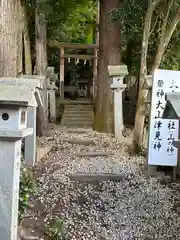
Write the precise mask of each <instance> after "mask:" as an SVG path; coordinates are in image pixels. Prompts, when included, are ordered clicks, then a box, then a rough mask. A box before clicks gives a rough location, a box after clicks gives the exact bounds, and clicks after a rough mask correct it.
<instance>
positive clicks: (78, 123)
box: [61, 119, 93, 126]
mask: <svg viewBox="0 0 180 240" xmlns="http://www.w3.org/2000/svg"><path fill="white" fill-rule="evenodd" d="M61 124H62V125H69V126H70V125H73V126H78V125H80V126H81V125H82V126H84V125H88V126H89V125H92V124H93V121H69V120H68V121H64V120H63V119H62V121H61Z"/></svg>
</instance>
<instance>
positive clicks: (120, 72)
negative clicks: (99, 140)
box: [108, 65, 128, 140]
mask: <svg viewBox="0 0 180 240" xmlns="http://www.w3.org/2000/svg"><path fill="white" fill-rule="evenodd" d="M108 71H109V76H110V78H111V82H112V84H111V88H112V90H113V91H114V132H115V137H116V138H117V139H118V140H120V139H121V136H122V130H123V127H124V126H123V104H122V92H123V91H124V90H125V88H126V84H123V79H124V77H125V76H126V75H127V74H128V70H127V66H126V65H120V66H108Z"/></svg>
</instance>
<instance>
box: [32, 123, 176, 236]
mask: <svg viewBox="0 0 180 240" xmlns="http://www.w3.org/2000/svg"><path fill="white" fill-rule="evenodd" d="M74 138H76V139H86V140H87V139H93V140H94V141H95V145H93V144H92V145H89V146H86V145H79V144H72V143H69V141H70V139H71V140H72V139H74ZM40 142H41V144H44V145H50V144H51V145H53V151H52V153H51V154H49V156H48V157H47V158H46V159H45V160H44V161H45V164H44V169H43V170H41V172H40V173H39V177H38V181H39V192H38V199H39V200H40V202H41V203H42V204H43V208H42V210H39V211H41V212H42V211H43V216H44V223H45V225H46V224H50V223H51V221H52V220H53V219H54V218H55V217H58V218H61V219H64V222H65V226H66V232H67V236H66V239H68V240H73V239H76V240H81V239H82V240H83V239H84V240H95V239H97V240H134V239H139V240H148V239H149V240H150V239H153V240H155V239H158V240H161V239H162V240H168V239H173V240H175V239H176V240H178V239H180V188H179V186H180V184H179V183H172V182H171V180H170V179H169V178H165V179H158V178H151V179H149V180H147V179H146V178H145V174H144V166H145V159H143V158H140V157H129V155H128V152H127V150H128V148H127V147H126V146H125V145H124V144H122V143H118V142H117V141H116V140H115V139H114V138H112V137H111V136H108V135H106V134H99V133H96V132H93V131H91V130H89V129H87V130H83V129H77V130H76V132H75V130H74V129H70V128H62V127H57V126H55V127H54V128H53V129H52V137H49V138H44V139H43V141H42V139H41V141H40ZM96 150H101V151H113V153H114V155H111V156H99V157H93V158H92V157H77V156H74V153H75V152H83V151H86V152H90V151H96ZM37 171H38V169H37ZM77 172H81V173H82V172H84V173H114V174H121V175H122V179H121V180H119V181H100V182H92V183H89V182H77V181H72V180H70V178H69V175H71V174H73V173H77ZM42 239H43V238H42Z"/></svg>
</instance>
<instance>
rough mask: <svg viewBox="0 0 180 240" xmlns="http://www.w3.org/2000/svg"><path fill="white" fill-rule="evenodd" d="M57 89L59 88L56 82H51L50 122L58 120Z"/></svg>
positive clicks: (49, 88)
mask: <svg viewBox="0 0 180 240" xmlns="http://www.w3.org/2000/svg"><path fill="white" fill-rule="evenodd" d="M56 90H58V88H57V87H56V86H55V82H51V84H50V85H49V87H48V92H49V112H50V114H49V115H50V122H56Z"/></svg>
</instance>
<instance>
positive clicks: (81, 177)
mask: <svg viewBox="0 0 180 240" xmlns="http://www.w3.org/2000/svg"><path fill="white" fill-rule="evenodd" d="M69 178H70V179H71V180H73V181H79V182H99V181H120V180H122V179H123V178H124V175H123V174H111V173H73V174H71V175H69Z"/></svg>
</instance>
